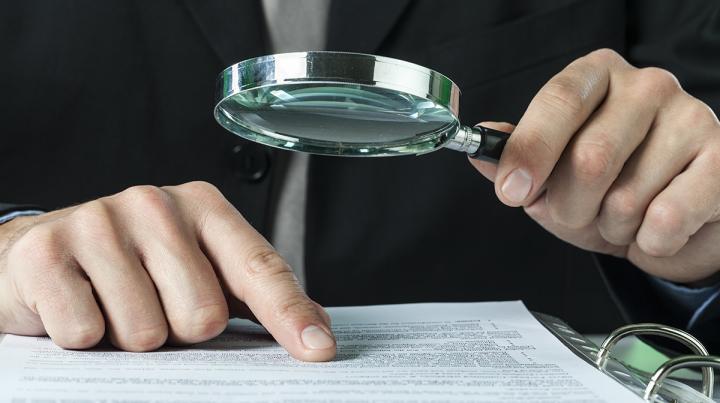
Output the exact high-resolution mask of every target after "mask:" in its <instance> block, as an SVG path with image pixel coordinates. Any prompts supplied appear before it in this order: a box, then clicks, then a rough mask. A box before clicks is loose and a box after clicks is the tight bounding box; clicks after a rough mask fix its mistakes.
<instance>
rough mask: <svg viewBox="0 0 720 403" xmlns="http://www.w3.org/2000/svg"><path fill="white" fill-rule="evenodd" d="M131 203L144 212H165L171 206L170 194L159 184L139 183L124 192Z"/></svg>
mask: <svg viewBox="0 0 720 403" xmlns="http://www.w3.org/2000/svg"><path fill="white" fill-rule="evenodd" d="M122 195H123V197H124V198H125V199H126V200H127V201H128V203H129V204H131V205H132V206H134V207H136V208H137V209H138V210H139V211H142V212H151V213H153V212H163V211H167V210H168V209H170V207H171V199H170V195H168V194H167V193H166V192H165V191H164V190H162V189H160V188H159V187H157V186H150V185H139V186H133V187H130V188H128V189H126V190H124V191H123V192H122Z"/></svg>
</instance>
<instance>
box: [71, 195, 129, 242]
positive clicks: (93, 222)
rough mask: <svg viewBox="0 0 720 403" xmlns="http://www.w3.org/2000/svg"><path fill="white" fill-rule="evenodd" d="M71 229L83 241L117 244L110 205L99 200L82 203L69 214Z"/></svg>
mask: <svg viewBox="0 0 720 403" xmlns="http://www.w3.org/2000/svg"><path fill="white" fill-rule="evenodd" d="M70 217H71V220H72V225H73V231H74V233H75V234H77V236H79V237H80V238H82V239H83V241H84V242H92V243H93V244H95V245H101V246H106V245H114V244H117V241H118V240H117V234H116V233H115V225H114V223H113V218H112V212H111V211H110V207H109V206H108V205H107V204H106V203H105V202H103V201H101V200H94V201H91V202H88V203H85V204H83V205H82V206H80V207H78V208H77V209H76V210H75V211H73V212H72V213H71V214H70Z"/></svg>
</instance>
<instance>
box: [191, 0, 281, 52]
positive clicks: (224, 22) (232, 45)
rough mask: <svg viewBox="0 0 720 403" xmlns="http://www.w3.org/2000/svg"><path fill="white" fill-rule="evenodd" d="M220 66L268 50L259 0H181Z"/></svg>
mask: <svg viewBox="0 0 720 403" xmlns="http://www.w3.org/2000/svg"><path fill="white" fill-rule="evenodd" d="M183 1H184V2H185V5H186V6H187V9H188V11H189V12H190V14H192V16H193V18H194V19H195V22H197V24H198V26H199V28H200V31H201V32H202V33H203V35H205V37H206V38H207V40H208V42H209V43H210V46H211V47H212V49H213V50H214V51H215V53H216V54H217V55H218V56H219V57H220V59H221V60H222V62H223V65H225V66H226V65H230V64H232V63H236V62H239V61H240V60H242V59H246V58H249V57H254V56H260V55H263V54H265V53H267V52H268V51H267V49H268V46H266V42H267V39H266V37H267V35H266V29H265V18H264V15H263V10H262V5H261V4H260V1H258V0H183Z"/></svg>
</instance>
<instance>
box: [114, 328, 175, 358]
mask: <svg viewBox="0 0 720 403" xmlns="http://www.w3.org/2000/svg"><path fill="white" fill-rule="evenodd" d="M167 337H168V330H167V327H166V326H165V325H157V326H152V327H147V328H144V329H138V330H133V331H131V332H130V333H129V334H128V335H127V336H126V337H124V338H123V341H122V342H120V343H119V344H120V347H121V348H122V349H123V350H127V351H137V352H141V351H152V350H156V349H158V348H159V347H161V346H162V345H163V344H165V341H166V340H167Z"/></svg>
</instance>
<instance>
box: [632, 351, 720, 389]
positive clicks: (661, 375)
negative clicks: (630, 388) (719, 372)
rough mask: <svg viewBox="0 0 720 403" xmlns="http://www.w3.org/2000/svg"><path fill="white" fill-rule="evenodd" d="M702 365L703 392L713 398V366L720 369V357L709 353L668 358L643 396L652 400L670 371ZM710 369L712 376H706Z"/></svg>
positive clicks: (653, 377) (651, 379)
mask: <svg viewBox="0 0 720 403" xmlns="http://www.w3.org/2000/svg"><path fill="white" fill-rule="evenodd" d="M692 367H702V369H703V392H704V393H705V395H706V396H707V397H709V398H712V390H713V385H714V377H713V376H712V375H713V372H712V371H713V370H712V369H713V368H717V369H720V358H718V357H710V356H708V355H684V356H682V357H676V358H672V359H670V360H667V361H666V362H665V363H664V364H662V365H661V366H660V368H658V369H657V370H656V371H655V373H654V374H653V376H652V378H650V383H648V386H647V388H646V389H645V394H644V395H643V398H644V399H645V400H650V397H651V396H653V395H654V394H655V393H657V389H658V388H659V387H660V386H661V385H662V383H663V381H664V380H665V378H667V377H668V376H670V373H671V372H673V371H675V370H678V369H681V368H692ZM705 371H709V374H710V376H706V372H705Z"/></svg>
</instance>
